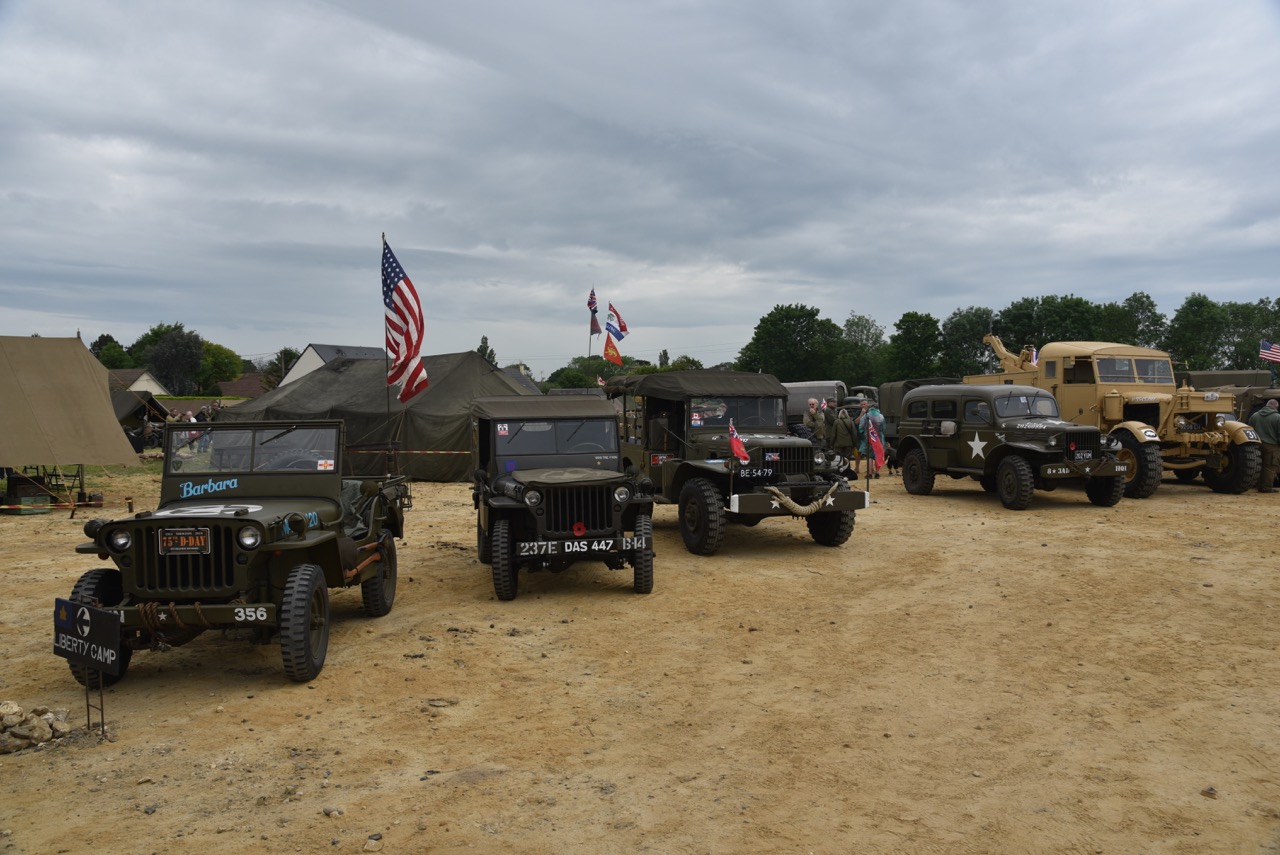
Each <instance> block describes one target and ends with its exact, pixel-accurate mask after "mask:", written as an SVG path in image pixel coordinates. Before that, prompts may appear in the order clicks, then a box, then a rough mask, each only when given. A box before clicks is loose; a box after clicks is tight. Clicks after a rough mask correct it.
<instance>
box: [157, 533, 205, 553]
mask: <svg viewBox="0 0 1280 855" xmlns="http://www.w3.org/2000/svg"><path fill="white" fill-rule="evenodd" d="M160 554H161V555H208V554H209V529H207V528H165V529H161V530H160Z"/></svg>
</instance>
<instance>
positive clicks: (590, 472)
mask: <svg viewBox="0 0 1280 855" xmlns="http://www.w3.org/2000/svg"><path fill="white" fill-rule="evenodd" d="M511 477H512V478H514V479H516V480H517V481H519V482H520V483H521V484H524V485H525V486H529V487H532V486H534V485H536V484H587V483H590V484H614V483H621V482H623V481H625V480H627V476H626V475H625V474H623V473H622V472H613V471H606V470H601V469H587V468H585V467H576V466H575V467H571V468H568V469H517V470H515V471H514V472H512V473H511Z"/></svg>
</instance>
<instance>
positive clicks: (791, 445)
mask: <svg viewBox="0 0 1280 855" xmlns="http://www.w3.org/2000/svg"><path fill="white" fill-rule="evenodd" d="M605 393H606V394H607V395H608V396H609V397H610V398H613V399H615V400H618V401H620V402H621V405H622V424H623V432H624V436H623V441H622V449H623V455H624V456H623V463H624V464H625V465H627V466H636V467H639V469H640V471H641V472H643V473H645V474H646V475H648V476H649V477H650V478H651V479H652V480H653V482H654V484H655V489H656V501H658V502H659V503H662V504H678V505H679V518H680V535H681V537H682V538H683V540H684V545H685V548H686V549H688V550H689V551H690V552H692V553H693V554H695V555H711V554H713V553H715V552H716V551H717V550H718V549H719V548H720V546H721V544H722V543H723V542H724V537H725V523H726V522H735V523H739V524H741V525H746V526H754V525H756V524H757V523H759V522H760V521H761V520H764V519H766V518H768V517H801V518H803V519H804V520H805V524H806V525H807V526H808V528H809V535H810V537H812V538H813V540H814V541H815V542H816V543H819V544H821V545H823V546H839V545H841V544H842V543H844V542H845V541H847V540H848V539H849V537H850V536H851V535H852V534H853V525H854V512H855V511H856V510H857V509H859V508H865V507H867V506H868V504H869V497H868V495H867V493H865V492H863V491H860V490H854V489H851V488H850V487H849V483H848V482H847V481H846V480H845V479H844V478H842V477H841V476H840V472H841V471H843V470H844V468H845V465H846V464H847V461H845V460H842V459H841V458H840V456H839V455H838V454H835V453H833V452H830V451H827V450H825V449H822V448H817V447H815V446H814V444H813V443H812V442H810V441H809V440H807V439H802V438H801V437H798V436H795V435H793V434H792V433H791V432H790V431H788V429H787V389H786V387H785V386H783V385H782V384H781V383H779V382H778V381H777V379H776V378H774V377H773V376H771V375H769V374H752V373H748V372H740V371H715V370H702V371H665V372H660V373H657V374H633V375H627V376H620V377H611V378H609V379H608V380H607V381H606V383H605ZM734 433H736V434H737V439H738V441H740V442H741V443H742V449H741V450H742V452H743V453H744V454H745V455H746V457H747V459H746V460H745V461H744V460H740V459H739V458H737V457H735V456H734V453H733V447H732V438H733V434H734Z"/></svg>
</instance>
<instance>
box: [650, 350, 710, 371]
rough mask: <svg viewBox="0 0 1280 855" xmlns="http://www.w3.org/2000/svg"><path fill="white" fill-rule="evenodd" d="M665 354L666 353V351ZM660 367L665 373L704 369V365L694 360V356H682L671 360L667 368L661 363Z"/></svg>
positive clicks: (659, 363)
mask: <svg viewBox="0 0 1280 855" xmlns="http://www.w3.org/2000/svg"><path fill="white" fill-rule="evenodd" d="M663 352H664V353H665V352H666V351H663ZM658 367H659V368H661V369H662V370H664V371H697V370H700V369H701V368H702V363H701V362H700V361H699V360H697V359H694V358H693V357H692V356H686V355H684V354H681V355H680V356H677V357H676V358H675V359H673V360H671V362H670V363H669V364H668V365H666V366H665V367H664V366H663V365H662V362H661V361H659V362H658Z"/></svg>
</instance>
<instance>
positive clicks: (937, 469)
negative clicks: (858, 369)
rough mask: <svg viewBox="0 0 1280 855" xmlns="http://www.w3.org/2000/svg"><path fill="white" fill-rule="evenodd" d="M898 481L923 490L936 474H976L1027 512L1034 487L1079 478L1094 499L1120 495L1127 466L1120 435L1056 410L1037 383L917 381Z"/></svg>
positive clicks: (905, 415)
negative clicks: (1067, 418) (1121, 456)
mask: <svg viewBox="0 0 1280 855" xmlns="http://www.w3.org/2000/svg"><path fill="white" fill-rule="evenodd" d="M897 443H898V445H897V447H898V454H899V456H900V460H901V463H902V484H903V486H904V487H905V488H906V490H907V492H908V493H912V494H914V495H917V496H927V495H928V494H929V493H930V492H932V491H933V487H934V479H935V477H936V476H937V475H949V476H951V477H952V478H956V479H960V478H966V477H968V478H973V479H974V480H976V481H978V482H979V483H981V484H982V488H983V489H984V490H986V491H987V492H988V493H996V494H998V495H999V497H1000V502H1001V504H1003V505H1004V506H1005V507H1006V508H1009V509H1010V510H1015V511H1021V510H1025V509H1026V508H1027V507H1028V506H1029V505H1030V504H1031V497H1032V494H1033V493H1034V491H1035V490H1037V489H1039V490H1053V489H1055V488H1056V487H1057V485H1058V484H1060V483H1064V482H1072V481H1075V482H1077V483H1078V482H1081V481H1083V483H1084V492H1085V495H1086V496H1088V497H1089V501H1090V502H1092V503H1093V504H1095V505H1101V506H1103V507H1111V506H1112V505H1115V504H1116V503H1117V502H1119V501H1120V499H1121V497H1122V496H1123V495H1124V488H1125V473H1126V471H1127V466H1128V464H1126V463H1123V462H1121V461H1120V460H1118V459H1117V453H1118V452H1119V450H1120V443H1119V440H1117V439H1115V438H1114V437H1112V436H1110V435H1108V434H1105V433H1103V432H1102V431H1101V430H1099V429H1098V428H1097V427H1094V426H1091V425H1077V424H1072V423H1071V422H1068V421H1064V420H1063V419H1061V418H1060V417H1059V415H1058V404H1057V401H1056V400H1054V397H1053V395H1051V394H1049V393H1048V392H1045V391H1042V390H1040V389H1037V388H1036V387H1034V386H1012V385H1009V386H971V385H963V384H948V385H936V386H921V387H918V388H916V389H912V390H911V391H909V392H907V393H906V395H904V396H903V399H902V418H901V421H900V422H899V424H898V439H897Z"/></svg>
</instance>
